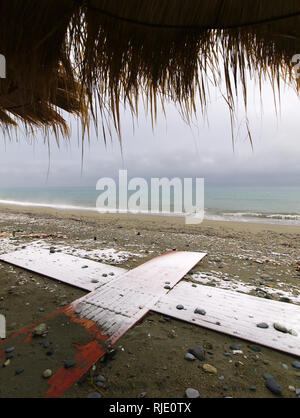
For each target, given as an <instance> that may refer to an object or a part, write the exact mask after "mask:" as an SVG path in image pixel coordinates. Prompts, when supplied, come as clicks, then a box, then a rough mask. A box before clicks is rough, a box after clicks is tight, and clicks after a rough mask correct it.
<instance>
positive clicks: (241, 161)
mask: <svg viewBox="0 0 300 418" xmlns="http://www.w3.org/2000/svg"><path fill="white" fill-rule="evenodd" d="M249 93H250V98H249V109H248V116H249V122H250V126H251V132H252V136H253V141H254V150H253V151H252V149H251V146H250V143H249V140H248V139H247V138H246V135H245V130H244V131H243V130H242V131H241V132H240V135H239V136H238V138H237V141H236V144H235V151H234V152H233V148H232V143H231V129H230V122H229V113H228V109H227V108H226V105H225V103H224V101H223V100H222V99H221V98H220V95H219V94H218V93H217V92H216V93H215V94H212V100H211V104H210V106H209V108H208V121H209V126H208V125H207V123H205V122H204V121H203V119H202V116H201V114H199V117H198V120H197V121H195V122H194V124H193V126H192V127H191V128H190V127H188V126H187V125H186V124H185V123H184V122H183V121H182V119H181V117H180V116H179V114H178V112H177V110H176V109H175V108H174V106H173V105H170V106H167V119H166V120H165V118H164V116H162V115H159V117H158V121H157V124H156V126H155V129H154V132H153V131H152V126H151V121H150V117H149V118H145V116H144V115H143V114H142V112H141V117H140V119H139V122H138V125H137V124H136V127H135V131H134V132H133V129H132V120H131V116H130V114H129V112H128V113H126V112H125V113H124V115H123V117H122V137H123V155H121V150H120V146H119V144H118V141H117V139H115V140H114V141H113V143H109V144H108V145H107V147H105V146H104V143H103V140H102V138H101V135H100V136H99V138H98V140H96V139H95V136H94V134H93V132H92V137H91V141H90V144H88V142H87V141H86V143H85V151H84V160H83V172H82V173H81V146H80V145H78V137H77V126H76V123H73V124H72V126H73V133H72V138H71V140H70V142H69V144H68V145H67V144H66V143H65V142H64V141H61V147H60V149H58V148H57V146H56V144H55V139H54V138H51V157H50V171H49V176H48V178H47V171H48V163H49V156H48V148H47V146H46V145H45V144H44V139H43V138H42V137H41V136H39V137H38V138H37V140H36V142H35V145H34V146H33V145H30V144H28V142H26V138H24V137H23V136H22V134H19V142H18V143H17V142H16V141H13V142H9V141H6V144H5V143H4V141H1V144H0V147H1V148H0V149H1V154H0V186H1V187H4V186H8V187H10V186H13V187H18V186H22V187H23V186H28V187H31V186H45V185H48V186H58V185H62V186H85V185H87V186H93V187H94V186H95V185H96V182H97V180H98V178H100V177H103V176H105V177H107V176H115V175H116V174H117V172H118V170H119V169H122V168H123V169H124V168H127V169H128V175H129V177H131V176H142V177H150V176H152V177H161V176H169V177H174V176H181V177H187V176H197V177H205V180H206V184H219V185H222V184H228V185H235V184H238V185H246V184H251V185H259V184H261V185H270V184H271V185H300V140H299V139H300V138H299V132H300V114H299V99H298V98H297V97H296V95H295V93H294V92H293V91H291V90H290V89H287V90H285V92H284V93H283V94H282V98H281V115H280V116H278V117H277V116H276V113H275V109H274V101H273V93H272V91H271V89H270V88H269V87H265V88H264V90H263V100H264V108H263V110H262V111H261V107H260V98H259V92H258V89H257V88H255V87H254V84H253V83H250V89H249ZM242 115H243V113H242V112H239V122H243V119H242Z"/></svg>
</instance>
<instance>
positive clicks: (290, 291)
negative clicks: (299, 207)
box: [0, 206, 300, 398]
mask: <svg viewBox="0 0 300 418" xmlns="http://www.w3.org/2000/svg"><path fill="white" fill-rule="evenodd" d="M0 234H1V235H0V252H1V253H6V252H10V251H14V250H15V249H16V248H17V249H20V248H24V247H27V246H28V245H31V243H32V242H37V241H38V242H39V244H38V245H40V246H42V247H43V246H44V247H45V248H49V246H53V247H55V248H60V249H61V251H64V252H66V253H72V254H73V255H78V256H81V257H86V258H90V259H97V258H99V254H102V259H103V262H106V263H108V264H111V265H118V266H120V267H124V268H127V269H131V268H134V267H136V266H138V265H139V264H141V263H143V262H145V261H146V260H148V259H151V258H153V257H155V256H157V255H159V254H161V253H164V252H166V251H169V250H175V249H176V250H179V251H199V252H207V254H208V255H207V257H206V258H205V259H204V260H203V261H202V262H201V263H199V265H198V266H197V267H196V268H195V269H194V271H193V274H192V275H188V276H187V277H186V279H187V280H194V281H197V282H199V283H201V284H205V285H208V286H216V287H219V288H224V289H231V290H235V291H239V292H244V293H248V294H250V295H255V296H259V297H267V298H271V299H273V300H285V301H287V302H289V303H294V304H298V305H299V309H300V271H299V266H298V265H297V264H296V262H297V261H299V260H300V256H299V254H300V227H299V226H284V225H271V224H255V223H237V222H217V221H204V222H203V223H202V224H200V225H185V223H184V219H183V218H172V217H160V216H146V215H115V214H114V215H109V214H107V215H100V214H98V213H95V212H89V211H76V210H74V211H69V210H55V209H49V208H36V207H34V208H33V207H25V206H24V207H17V206H1V207H0ZM0 280H1V289H0V313H2V314H4V315H5V317H6V321H7V336H8V337H9V335H11V334H12V333H14V332H16V331H18V330H20V329H22V328H23V327H25V326H27V325H30V324H32V323H33V322H35V321H37V320H40V319H42V318H43V317H44V316H45V315H46V314H50V313H51V312H54V311H55V310H57V309H58V308H59V307H60V306H63V304H65V303H69V302H72V301H73V300H75V299H76V298H79V297H80V296H83V295H84V294H85V293H86V292H84V291H82V290H80V289H76V288H74V287H71V286H68V285H65V284H62V283H58V282H55V281H54V280H51V279H48V278H45V277H42V276H39V275H37V274H34V273H31V272H28V271H25V270H22V269H19V268H17V267H13V266H11V265H8V264H5V263H0ZM59 332H61V333H63V330H61V331H58V334H57V335H55V336H53V338H54V337H55V338H56V340H55V341H56V342H55V343H57V344H58V346H59V335H60V334H59ZM55 338H54V339H55ZM232 344H236V345H238V346H240V350H241V351H242V352H243V354H241V355H240V356H233V355H231V356H229V357H228V356H226V355H224V353H226V352H230V345H232ZM196 345H201V346H202V347H203V348H204V350H205V351H206V359H207V360H206V362H207V363H209V364H210V365H212V366H213V367H214V368H215V369H216V370H217V372H216V374H209V373H206V372H205V371H204V370H203V369H202V367H201V362H200V361H198V360H197V361H192V362H188V361H187V360H185V359H184V356H185V354H186V353H187V351H188V349H189V348H190V347H194V346H196ZM115 348H116V355H115V357H114V358H113V360H111V361H107V362H105V363H103V362H98V364H97V365H96V367H95V368H94V369H95V370H91V371H90V373H89V375H87V376H85V378H83V379H81V380H80V382H78V383H77V384H75V385H74V386H73V387H72V388H71V389H70V390H69V391H68V392H67V393H66V394H65V395H64V396H66V397H87V396H88V394H89V393H90V392H93V391H95V390H99V391H100V393H101V395H102V396H104V397H108V398H110V397H111V398H116V397H121V398H122V397H133V398H136V397H138V396H140V394H142V393H145V392H146V396H147V397H154V398H158V397H160V398H169V397H174V398H179V397H183V396H184V393H185V390H186V389H187V388H195V389H197V390H198V391H199V392H200V395H201V397H234V398H240V397H247V398H249V397H274V396H275V395H274V394H272V393H271V392H270V391H269V390H268V389H267V388H266V386H265V378H264V373H270V374H271V375H272V376H273V377H274V378H275V379H276V380H277V381H278V383H279V384H280V386H281V387H282V389H283V395H282V396H283V397H286V398H295V397H296V393H295V390H296V389H297V388H300V370H297V369H295V368H293V367H292V362H293V361H295V360H297V359H296V358H295V357H293V356H289V355H287V354H283V353H280V352H278V351H275V350H271V349H268V348H264V347H261V351H259V352H255V351H253V350H252V349H251V347H250V345H249V343H247V342H246V341H242V340H239V339H236V338H232V337H230V336H227V335H224V334H221V333H217V332H213V331H210V330H207V329H204V328H200V327H195V326H193V325H189V324H187V323H183V322H180V321H177V320H173V319H172V320H170V319H169V318H165V317H163V316H162V315H158V314H155V313H150V314H148V315H147V316H146V317H145V318H144V319H143V321H141V322H140V323H138V324H137V325H136V326H135V327H134V328H133V329H132V330H130V331H129V332H128V333H127V334H126V335H125V336H124V337H123V338H121V339H120V340H119V342H118V343H117V344H116V347H115ZM56 351H57V352H58V353H59V347H57V350H56ZM62 355H63V353H62ZM43 356H44V354H43ZM38 359H39V355H38V354H37V362H36V364H26V365H25V366H24V364H25V363H26V361H25V360H24V359H22V356H21V357H20V358H18V359H12V363H13V362H14V361H15V363H16V366H17V365H18V367H21V366H22V362H23V366H24V368H31V369H34V368H39V367H41V370H40V371H39V373H41V372H42V370H43V368H42V367H44V368H45V356H44V357H43V358H42V357H41V360H40V361H41V362H42V364H43V366H42V365H39V360H38ZM49 362H50V363H51V361H50V360H49ZM17 363H18V364H17ZM50 365H51V364H50ZM12 367H13V366H12V365H11V366H10V368H12ZM14 367H15V366H14ZM10 368H9V367H6V368H2V370H1V372H0V373H1V374H2V378H1V379H0V397H16V396H18V397H30V396H32V394H34V393H35V389H36V388H34V387H31V388H28V387H27V388H24V387H23V386H22V383H21V379H19V380H18V384H16V378H15V376H14V375H13V373H11V371H10V370H11V369H10ZM99 374H101V375H103V376H104V377H105V382H104V383H103V385H102V387H101V388H100V389H99V388H96V387H95V381H94V380H93V379H92V378H91V376H96V375H99ZM41 384H43V385H46V382H44V381H43V382H42V383H41Z"/></svg>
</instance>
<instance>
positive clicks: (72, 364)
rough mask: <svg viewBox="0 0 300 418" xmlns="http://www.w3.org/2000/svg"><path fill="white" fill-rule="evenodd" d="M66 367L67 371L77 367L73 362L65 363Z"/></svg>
mask: <svg viewBox="0 0 300 418" xmlns="http://www.w3.org/2000/svg"><path fill="white" fill-rule="evenodd" d="M64 366H65V369H70V368H71V367H74V366H76V363H75V361H73V360H67V361H65V364H64Z"/></svg>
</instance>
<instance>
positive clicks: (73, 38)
mask: <svg viewBox="0 0 300 418" xmlns="http://www.w3.org/2000/svg"><path fill="white" fill-rule="evenodd" d="M299 35H300V2H299V0H284V1H282V0H263V1H262V0H86V1H84V0H47V1H42V2H41V1H40V0H2V1H1V2H0V53H1V54H3V55H4V56H5V58H6V66H7V68H6V73H7V76H6V78H5V79H1V80H0V121H1V123H2V126H3V127H4V128H7V127H9V126H11V125H16V124H18V123H19V121H21V122H24V123H25V125H26V126H28V127H34V126H43V127H52V128H54V129H55V130H56V131H58V130H61V131H62V133H63V134H65V135H67V133H68V128H67V125H66V123H65V121H64V119H63V117H62V111H67V112H69V113H72V114H77V115H78V116H79V117H81V120H82V123H83V125H84V127H87V126H88V121H89V115H91V116H92V118H93V119H94V121H95V122H96V123H97V122H98V121H100V123H102V125H103V126H104V127H105V126H106V127H107V125H106V124H107V123H109V121H108V120H107V118H110V117H111V118H112V121H113V123H114V125H115V127H116V128H117V130H118V131H119V128H120V126H119V107H120V104H122V103H125V104H127V105H128V106H129V107H130V109H131V110H132V112H133V113H134V114H136V112H137V107H138V101H139V99H140V98H141V97H143V99H144V102H145V103H146V104H147V105H149V106H150V108H151V110H152V115H153V116H155V112H156V100H157V98H161V100H162V103H164V102H165V101H169V100H171V101H174V102H175V103H177V104H178V106H179V108H180V109H181V110H182V112H183V114H184V115H185V116H186V117H189V116H190V115H191V114H192V113H193V112H194V111H195V110H196V109H195V97H196V95H197V93H199V97H200V102H201V108H202V110H204V109H205V107H206V104H207V98H208V91H209V85H210V84H211V83H212V84H216V85H218V84H219V85H220V84H221V82H222V78H223V82H225V85H226V89H227V92H226V101H227V103H228V105H229V107H230V109H231V111H233V110H234V103H235V96H236V92H237V88H238V85H240V86H242V89H243V95H244V98H245V103H246V94H247V85H246V76H245V74H246V72H247V71H249V72H250V74H252V75H254V76H256V78H257V80H258V82H261V81H262V80H263V78H264V77H266V78H268V79H269V80H270V82H271V83H272V84H273V86H274V89H276V88H277V89H278V87H279V83H280V80H281V79H282V78H283V79H284V80H285V81H286V82H289V83H294V85H295V86H297V83H296V82H295V73H294V72H293V66H294V65H295V63H293V62H292V57H293V56H294V55H295V54H297V53H300V36H299ZM99 117H100V118H99Z"/></svg>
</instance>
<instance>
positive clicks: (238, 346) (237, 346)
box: [229, 344, 241, 350]
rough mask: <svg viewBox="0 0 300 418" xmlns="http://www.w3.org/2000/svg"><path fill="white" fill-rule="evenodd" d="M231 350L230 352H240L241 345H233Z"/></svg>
mask: <svg viewBox="0 0 300 418" xmlns="http://www.w3.org/2000/svg"><path fill="white" fill-rule="evenodd" d="M229 348H230V350H240V349H241V346H240V345H235V344H232V345H231V346H230V347H229Z"/></svg>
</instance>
